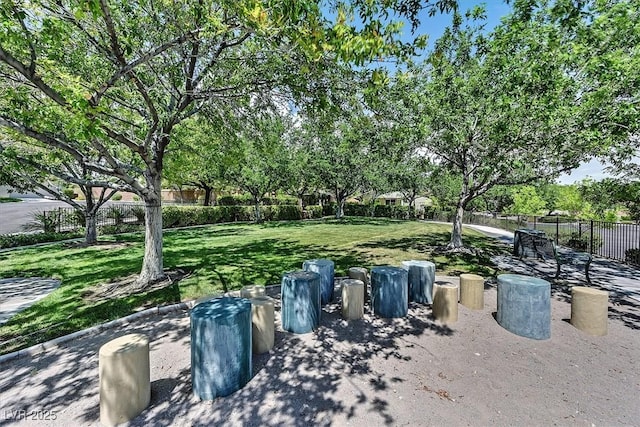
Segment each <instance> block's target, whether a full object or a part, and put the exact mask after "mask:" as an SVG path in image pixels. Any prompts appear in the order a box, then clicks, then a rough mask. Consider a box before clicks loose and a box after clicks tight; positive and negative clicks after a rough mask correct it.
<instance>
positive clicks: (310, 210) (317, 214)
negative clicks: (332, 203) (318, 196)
mask: <svg viewBox="0 0 640 427" xmlns="http://www.w3.org/2000/svg"><path fill="white" fill-rule="evenodd" d="M304 211H305V212H306V214H305V218H309V219H313V218H322V206H319V205H313V206H307V207H306V208H305V209H304Z"/></svg>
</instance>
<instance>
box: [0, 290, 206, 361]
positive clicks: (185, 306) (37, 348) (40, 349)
mask: <svg viewBox="0 0 640 427" xmlns="http://www.w3.org/2000/svg"><path fill="white" fill-rule="evenodd" d="M195 303H196V301H195V300H192V301H187V302H180V303H177V304H171V305H166V306H157V307H152V308H148V309H146V310H142V311H139V312H137V313H133V314H130V315H128V316H125V317H122V318H120V319H115V320H111V321H109V322H106V323H102V324H100V325H96V326H92V327H91V328H87V329H83V330H81V331H77V332H73V333H71V334H68V335H63V336H61V337H58V338H54V339H52V340H50V341H47V342H44V343H40V344H36V345H33V346H31V347H28V348H24V349H22V350H17V351H14V352H12V353H7V354H3V355H2V356H0V365H2V364H3V363H5V362H9V361H11V360H14V359H18V358H20V357H25V356H35V355H37V354H40V353H44V352H46V351H48V350H51V349H53V348H56V347H58V346H59V345H60V344H64V343H65V342H67V341H71V340H72V339H75V338H80V337H83V336H85V335H89V334H93V333H98V332H102V331H104V330H106V329H110V328H113V327H115V326H120V325H124V324H127V323H129V322H131V321H134V320H138V319H141V318H143V317H147V316H151V315H154V314H167V313H171V312H174V311H180V310H190V309H192V308H193V306H194V305H195Z"/></svg>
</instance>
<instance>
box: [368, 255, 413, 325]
mask: <svg viewBox="0 0 640 427" xmlns="http://www.w3.org/2000/svg"><path fill="white" fill-rule="evenodd" d="M371 305H372V306H373V312H374V314H377V315H379V316H381V317H405V316H406V315H407V312H408V311H409V273H408V272H407V270H405V269H403V268H399V267H390V266H385V267H374V268H372V269H371Z"/></svg>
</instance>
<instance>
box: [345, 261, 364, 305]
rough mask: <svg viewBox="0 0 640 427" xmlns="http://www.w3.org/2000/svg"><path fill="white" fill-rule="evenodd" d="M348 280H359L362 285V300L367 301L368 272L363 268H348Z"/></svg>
mask: <svg viewBox="0 0 640 427" xmlns="http://www.w3.org/2000/svg"><path fill="white" fill-rule="evenodd" d="M348 275H349V279H355V280H361V281H362V283H364V298H365V300H366V299H367V295H368V292H367V288H368V287H369V271H368V270H367V269H366V268H364V267H350V268H349V272H348Z"/></svg>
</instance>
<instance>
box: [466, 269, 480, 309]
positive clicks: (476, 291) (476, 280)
mask: <svg viewBox="0 0 640 427" xmlns="http://www.w3.org/2000/svg"><path fill="white" fill-rule="evenodd" d="M460 304H462V305H464V306H465V307H467V308H470V309H471V310H482V309H484V278H482V276H478V275H477V274H461V275H460Z"/></svg>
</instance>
